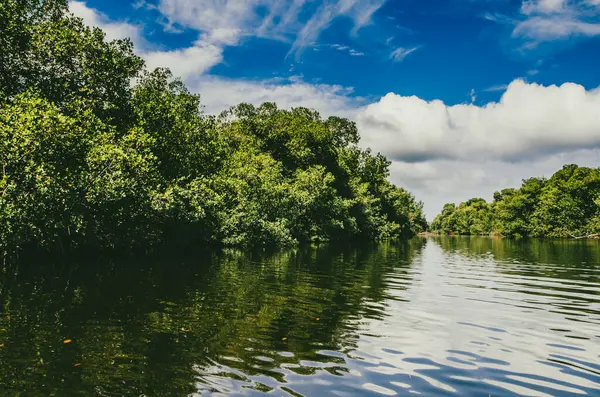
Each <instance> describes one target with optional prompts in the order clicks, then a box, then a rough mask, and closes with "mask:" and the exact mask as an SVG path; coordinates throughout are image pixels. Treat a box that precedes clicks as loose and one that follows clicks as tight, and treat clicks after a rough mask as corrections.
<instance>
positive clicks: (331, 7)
mask: <svg viewBox="0 0 600 397" xmlns="http://www.w3.org/2000/svg"><path fill="white" fill-rule="evenodd" d="M384 2H385V0H332V1H327V2H324V3H323V4H321V5H319V6H318V7H315V4H314V2H312V1H310V0H291V1H287V2H286V1H281V0H244V1H240V0H160V1H159V3H158V10H159V11H160V12H161V13H162V14H163V15H164V16H165V17H167V18H168V19H169V21H170V23H171V24H178V25H181V26H183V27H186V28H191V29H195V30H197V31H199V32H200V33H203V34H205V35H206V37H207V39H208V40H211V42H213V41H212V40H214V39H216V38H218V37H219V36H220V34H219V31H222V30H224V31H226V32H228V35H227V39H226V40H223V43H224V44H227V45H236V44H237V43H238V41H239V40H240V39H241V38H242V37H244V36H257V37H265V38H270V39H275V40H282V41H289V42H291V43H292V46H291V50H290V54H293V53H299V52H300V51H301V50H302V49H303V48H305V47H307V46H309V45H312V44H314V43H315V41H316V40H317V39H318V37H319V35H320V33H321V32H322V31H323V30H324V29H326V28H327V27H328V26H329V25H330V23H331V22H332V21H333V20H334V19H336V18H338V17H347V18H350V19H351V20H352V22H353V24H354V28H353V32H356V31H358V29H360V28H361V27H363V26H365V25H367V24H369V23H370V21H371V17H372V15H373V13H374V12H375V11H377V10H378V9H379V8H380V7H381V6H382V5H383V3H384ZM307 15H308V16H307Z"/></svg>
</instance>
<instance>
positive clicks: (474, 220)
mask: <svg viewBox="0 0 600 397" xmlns="http://www.w3.org/2000/svg"><path fill="white" fill-rule="evenodd" d="M430 229H431V230H432V231H436V232H440V233H447V234H449V233H454V234H461V235H489V234H502V235H504V236H512V237H570V238H573V237H574V238H585V237H597V235H598V233H600V169H597V168H586V167H579V166H577V165H574V164H570V165H565V166H564V167H563V168H562V169H561V170H560V171H558V172H556V173H555V174H554V175H552V177H551V178H549V179H545V178H530V179H526V180H524V181H523V184H522V186H521V187H520V188H519V189H503V190H501V191H499V192H496V193H494V201H493V202H492V203H487V202H486V201H485V200H484V199H481V198H474V199H471V200H469V201H467V202H465V203H461V204H460V205H458V206H456V205H455V204H446V205H445V206H444V209H443V210H442V213H441V214H439V215H438V216H437V217H436V218H435V220H434V221H433V222H432V223H431V225H430Z"/></svg>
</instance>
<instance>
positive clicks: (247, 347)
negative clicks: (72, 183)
mask: <svg viewBox="0 0 600 397" xmlns="http://www.w3.org/2000/svg"><path fill="white" fill-rule="evenodd" d="M0 281H1V284H0V395H1V396H17V395H18V396H142V395H143V396H160V397H163V396H188V395H191V396H204V395H246V396H255V395H263V394H269V395H273V396H301V395H302V396H330V395H331V396H342V397H343V396H382V395H386V396H393V395H399V396H401V395H405V396H406V395H411V394H416V395H423V396H582V395H588V396H600V244H599V243H598V241H541V240H531V241H525V240H523V241H511V240H507V239H491V238H459V237H455V238H427V239H414V240H411V241H409V242H399V243H382V244H365V245H352V246H344V247H340V246H324V247H317V248H314V247H313V248H301V249H298V250H291V251H282V252H277V253H260V254H258V253H254V254H250V253H240V252H238V251H223V252H218V253H217V252H202V253H195V254H189V255H185V256H184V255H172V256H169V255H162V256H161V258H156V257H155V258H137V259H136V258H105V259H99V258H91V257H90V258H88V259H85V256H84V257H83V259H78V260H77V261H71V262H70V263H69V264H65V263H63V262H62V261H60V260H51V259H44V258H40V259H37V260H36V261H29V262H27V263H20V264H19V265H18V266H6V267H5V269H4V271H3V273H2V274H1V275H0Z"/></svg>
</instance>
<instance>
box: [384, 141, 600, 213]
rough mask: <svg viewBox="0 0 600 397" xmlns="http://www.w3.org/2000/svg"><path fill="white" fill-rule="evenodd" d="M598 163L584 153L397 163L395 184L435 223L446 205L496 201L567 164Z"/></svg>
mask: <svg viewBox="0 0 600 397" xmlns="http://www.w3.org/2000/svg"><path fill="white" fill-rule="evenodd" d="M598 159H600V150H598V149H590V150H585V149H583V150H577V151H573V152H565V153H558V154H553V155H549V156H546V157H543V158H532V159H526V160H524V161H522V162H518V163H515V162H508V161H501V160H473V159H471V160H470V159H465V160H432V161H427V162H422V163H405V162H393V163H392V165H391V181H392V182H393V183H395V184H397V185H398V186H403V187H405V188H407V189H408V190H409V191H410V192H412V193H413V194H414V195H415V196H416V197H417V198H418V199H419V200H422V201H424V204H425V208H424V210H425V213H426V214H427V218H428V219H429V220H432V219H433V217H435V216H436V215H437V214H438V213H439V212H440V211H441V209H442V207H443V205H444V204H445V203H460V202H464V201H467V200H468V199H471V198H473V197H482V198H484V199H486V200H487V201H492V200H493V194H494V192H496V191H499V190H501V189H504V188H507V187H519V186H520V185H521V182H522V180H523V179H526V178H530V177H534V176H536V177H541V176H543V177H550V176H551V175H552V174H554V173H555V172H556V171H558V170H559V169H560V168H561V167H562V166H563V165H564V164H571V163H573V164H578V165H580V166H587V167H598V166H599V165H600V163H599V160H598Z"/></svg>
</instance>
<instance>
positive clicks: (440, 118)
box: [357, 80, 600, 162]
mask: <svg viewBox="0 0 600 397" xmlns="http://www.w3.org/2000/svg"><path fill="white" fill-rule="evenodd" d="M357 119H358V121H359V125H360V127H361V129H362V130H363V131H368V133H367V134H365V138H366V140H367V143H368V144H369V145H370V146H372V147H373V148H375V149H377V150H380V151H382V152H383V153H384V154H386V155H388V156H389V157H390V158H392V159H396V160H400V161H407V162H419V161H426V160H432V159H472V158H476V159H490V158H494V159H500V160H510V161H518V160H522V159H531V158H534V157H541V156H544V155H547V154H551V153H558V152H561V151H566V150H577V149H583V148H594V147H600V89H595V90H590V91H586V89H585V88H584V87H582V86H580V85H577V84H573V83H566V84H563V85H561V86H560V87H557V86H548V87H545V86H542V85H538V84H528V83H526V82H525V81H523V80H516V81H514V82H512V83H511V84H510V85H509V86H508V88H507V89H506V91H505V92H504V94H503V95H502V98H501V99H500V101H499V102H498V103H489V104H487V105H485V106H476V105H472V104H460V105H454V106H447V105H446V104H444V103H443V102H442V101H439V100H436V101H431V102H428V101H425V100H423V99H420V98H417V97H414V96H412V97H405V96H401V95H397V94H393V93H390V94H387V95H386V96H384V97H383V98H381V99H380V100H379V101H378V102H376V103H373V104H371V105H368V106H367V107H366V108H365V109H364V110H362V111H361V112H360V113H359V114H358V115H357Z"/></svg>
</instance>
